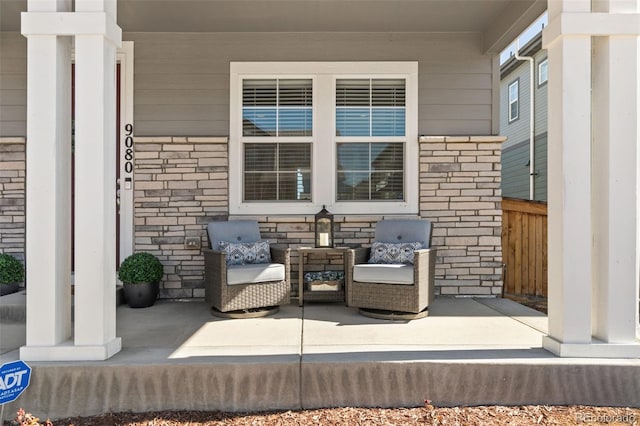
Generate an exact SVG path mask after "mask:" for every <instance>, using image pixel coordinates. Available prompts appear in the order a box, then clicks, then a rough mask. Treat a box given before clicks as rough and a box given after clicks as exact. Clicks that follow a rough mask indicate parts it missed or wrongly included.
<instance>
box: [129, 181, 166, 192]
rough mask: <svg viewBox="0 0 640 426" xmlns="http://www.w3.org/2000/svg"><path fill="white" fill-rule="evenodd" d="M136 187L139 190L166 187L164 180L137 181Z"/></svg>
mask: <svg viewBox="0 0 640 426" xmlns="http://www.w3.org/2000/svg"><path fill="white" fill-rule="evenodd" d="M135 188H136V189H137V190H147V189H164V182H160V181H142V182H135Z"/></svg>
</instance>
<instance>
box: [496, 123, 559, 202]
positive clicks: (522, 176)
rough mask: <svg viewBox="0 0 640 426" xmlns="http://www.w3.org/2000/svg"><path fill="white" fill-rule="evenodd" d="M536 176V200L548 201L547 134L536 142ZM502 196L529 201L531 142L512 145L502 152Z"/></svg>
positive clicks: (539, 137) (526, 141) (525, 141)
mask: <svg viewBox="0 0 640 426" xmlns="http://www.w3.org/2000/svg"><path fill="white" fill-rule="evenodd" d="M534 160H535V164H534V170H535V173H537V174H536V177H535V180H534V185H535V187H534V198H535V200H536V201H547V175H548V173H547V134H546V133H545V134H543V135H540V136H538V137H536V140H535V158H534ZM501 187H502V196H504V197H511V198H521V199H525V200H528V199H529V141H528V140H524V141H520V142H518V143H515V144H512V145H511V146H509V147H508V148H505V149H503V151H502V182H501Z"/></svg>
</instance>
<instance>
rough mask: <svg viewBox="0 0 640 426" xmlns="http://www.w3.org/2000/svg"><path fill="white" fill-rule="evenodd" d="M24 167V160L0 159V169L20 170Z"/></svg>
mask: <svg viewBox="0 0 640 426" xmlns="http://www.w3.org/2000/svg"><path fill="white" fill-rule="evenodd" d="M24 167H25V162H24V161H0V170H22V169H24Z"/></svg>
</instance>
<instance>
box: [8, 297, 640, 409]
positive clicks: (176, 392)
mask: <svg viewBox="0 0 640 426" xmlns="http://www.w3.org/2000/svg"><path fill="white" fill-rule="evenodd" d="M22 297H23V298H24V295H22ZM5 298H7V296H5V297H3V298H2V299H5ZM19 298H20V295H16V296H14V299H12V301H9V300H1V301H0V302H2V303H1V304H2V306H0V308H2V312H3V314H2V316H0V318H1V319H2V321H1V322H0V336H1V339H0V340H1V342H2V343H1V345H0V347H1V349H2V355H0V363H5V362H9V361H12V360H16V359H18V356H19V353H18V348H19V346H21V345H23V344H24V318H22V320H21V319H20V314H19V312H20V309H19V302H20V300H19ZM9 306H11V307H9ZM546 331H547V318H546V316H545V315H543V314H541V313H539V312H537V311H535V310H532V309H529V308H527V307H524V306H522V305H519V304H517V303H514V302H512V301H509V300H506V299H471V298H465V299H451V298H439V299H437V300H436V301H435V302H434V303H433V305H432V307H431V313H430V316H428V317H426V318H423V319H420V320H414V321H407V322H404V321H385V320H376V319H371V318H367V317H364V316H361V315H359V314H358V312H357V310H356V309H354V308H349V307H345V306H344V305H342V304H307V305H305V306H304V307H298V306H295V305H293V304H292V305H288V306H283V307H282V308H281V309H280V312H278V313H277V314H275V315H273V316H270V317H266V318H258V319H242V320H230V319H220V318H216V317H213V316H211V314H210V312H209V309H208V308H207V306H206V305H205V304H204V302H199V301H195V302H169V301H158V302H157V303H156V304H155V305H154V306H153V307H150V308H146V309H131V308H129V307H127V306H126V305H121V306H119V307H118V308H117V335H118V336H119V337H121V338H122V346H123V349H122V351H121V352H120V353H118V354H116V355H115V356H114V357H112V358H111V359H109V360H106V361H100V362H94V361H84V362H30V363H29V365H30V366H31V367H32V368H33V373H32V382H31V385H30V387H29V388H28V389H27V391H26V392H25V393H24V394H23V395H22V396H21V397H20V398H19V399H18V400H17V401H15V402H13V403H10V404H7V407H6V409H7V410H8V411H6V412H9V413H11V412H13V411H15V410H16V409H17V408H19V407H25V408H28V409H29V410H30V411H31V412H33V413H34V414H36V415H40V416H42V417H47V416H48V417H51V418H60V417H65V416H71V415H91V414H96V413H102V412H109V411H111V412H117V411H150V410H161V409H191V410H224V411H259V410H268V409H299V408H314V407H327V406H387V407H389V406H420V405H422V404H423V403H424V400H425V399H430V400H432V401H433V402H434V403H435V404H436V405H481V404H506V405H513V404H560V405H565V404H589V405H614V406H640V360H637V359H633V360H623V359H569V358H558V357H556V356H554V355H552V354H551V353H549V352H547V351H545V350H544V349H542V345H541V343H542V336H543V335H544V334H546Z"/></svg>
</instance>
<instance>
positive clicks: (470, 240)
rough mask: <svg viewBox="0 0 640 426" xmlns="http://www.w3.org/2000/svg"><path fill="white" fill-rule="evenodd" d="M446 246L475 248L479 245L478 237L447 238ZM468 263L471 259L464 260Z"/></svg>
mask: <svg viewBox="0 0 640 426" xmlns="http://www.w3.org/2000/svg"><path fill="white" fill-rule="evenodd" d="M445 245H447V246H475V245H478V237H473V236H464V237H446V238H445ZM464 260H465V261H468V260H469V259H464Z"/></svg>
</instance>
